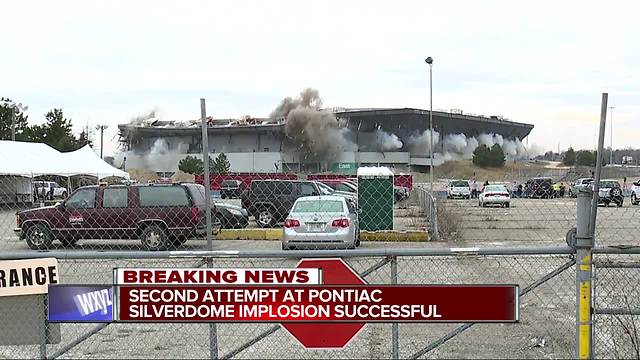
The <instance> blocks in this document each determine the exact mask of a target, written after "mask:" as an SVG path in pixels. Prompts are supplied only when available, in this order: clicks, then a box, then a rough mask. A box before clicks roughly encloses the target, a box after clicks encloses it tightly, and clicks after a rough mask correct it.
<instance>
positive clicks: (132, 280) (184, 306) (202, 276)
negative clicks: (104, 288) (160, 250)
mask: <svg viewBox="0 0 640 360" xmlns="http://www.w3.org/2000/svg"><path fill="white" fill-rule="evenodd" d="M127 271H129V272H128V273H127ZM132 271H133V272H132ZM116 279H117V280H116V284H117V288H116V290H117V291H116V294H117V295H116V309H117V310H116V320H120V321H135V322H157V321H175V322H516V321H518V320H519V314H518V287H517V286H515V285H448V286H447V285H444V286H443V285H318V284H320V283H321V272H320V271H319V269H176V270H170V269H150V270H142V269H117V272H116ZM285 283H286V284H287V285H283V284H285ZM130 284H131V285H130ZM264 284H268V285H264ZM272 284H277V285H272ZM291 284H293V285H291Z"/></svg>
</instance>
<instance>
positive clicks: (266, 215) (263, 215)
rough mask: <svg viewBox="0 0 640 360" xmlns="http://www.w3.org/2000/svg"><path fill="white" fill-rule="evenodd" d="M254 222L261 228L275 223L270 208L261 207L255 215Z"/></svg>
mask: <svg viewBox="0 0 640 360" xmlns="http://www.w3.org/2000/svg"><path fill="white" fill-rule="evenodd" d="M255 218H256V223H258V226H260V227H263V228H270V227H273V226H274V225H275V224H276V217H275V214H274V213H273V210H272V209H270V208H261V209H259V210H258V212H257V213H256V215H255Z"/></svg>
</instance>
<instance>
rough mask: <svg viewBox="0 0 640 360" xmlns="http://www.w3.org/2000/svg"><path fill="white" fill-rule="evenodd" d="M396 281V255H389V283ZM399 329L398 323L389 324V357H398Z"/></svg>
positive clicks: (395, 282) (394, 283)
mask: <svg viewBox="0 0 640 360" xmlns="http://www.w3.org/2000/svg"><path fill="white" fill-rule="evenodd" d="M397 283H398V257H397V256H392V257H391V284H393V285H396V284H397ZM399 330H400V329H399V328H398V323H397V322H395V323H392V324H391V358H393V359H399V358H400V331H399Z"/></svg>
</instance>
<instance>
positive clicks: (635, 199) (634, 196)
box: [631, 180, 640, 205]
mask: <svg viewBox="0 0 640 360" xmlns="http://www.w3.org/2000/svg"><path fill="white" fill-rule="evenodd" d="M638 204H640V180H638V181H636V182H634V183H633V184H632V185H631V205H638Z"/></svg>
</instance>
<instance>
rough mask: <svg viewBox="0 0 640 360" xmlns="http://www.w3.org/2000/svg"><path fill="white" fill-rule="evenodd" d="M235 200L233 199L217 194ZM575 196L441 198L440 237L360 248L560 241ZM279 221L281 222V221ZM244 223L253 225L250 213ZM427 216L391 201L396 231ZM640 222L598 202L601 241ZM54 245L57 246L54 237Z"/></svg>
mask: <svg viewBox="0 0 640 360" xmlns="http://www.w3.org/2000/svg"><path fill="white" fill-rule="evenodd" d="M217 201H220V202H226V203H231V204H234V205H237V204H239V200H237V199H231V200H230V199H226V200H217ZM575 204H576V199H574V198H569V197H564V198H557V199H512V202H511V207H509V208H502V207H486V208H482V207H479V206H478V203H477V200H475V199H470V200H466V199H455V200H448V199H440V200H439V203H438V206H439V207H440V213H439V223H441V225H440V226H441V228H442V227H443V226H448V227H450V229H449V233H448V234H447V235H446V236H443V237H442V238H441V240H440V241H438V242H435V241H429V242H398V241H393V240H395V239H394V238H393V235H389V236H390V238H389V240H390V241H387V242H384V241H382V242H380V241H376V242H363V243H362V247H363V248H377V247H416V246H418V247H420V246H430V247H431V246H433V247H438V246H439V247H442V246H507V245H508V246H527V245H547V244H553V245H563V244H565V235H566V233H567V231H568V230H569V229H571V228H572V227H573V226H575V211H576V210H575V206H576V205H575ZM15 212H16V210H15V209H3V210H0V250H7V251H31V250H30V249H29V248H28V246H27V245H26V243H24V242H23V241H19V240H18V238H17V236H16V235H15V234H14V233H13V228H14V227H15ZM280 226H281V225H280ZM248 227H249V228H256V224H255V221H254V219H253V217H251V218H250V222H249V226H248ZM426 228H427V223H426V218H425V217H424V215H423V214H421V212H420V209H419V207H418V206H417V204H416V203H415V201H413V198H411V197H410V198H409V199H408V200H405V201H403V202H400V203H398V204H396V206H395V209H394V229H395V230H398V231H406V230H416V231H425V229H426ZM638 228H640V206H633V205H631V204H630V201H628V198H627V199H625V203H624V205H623V207H621V208H618V207H614V206H610V207H604V206H600V207H599V208H598V228H597V235H598V239H597V243H598V244H601V245H640V239H638V237H637V229H638ZM205 246H206V243H205V242H204V241H202V240H190V241H188V242H187V243H186V244H185V245H184V247H183V248H182V249H184V250H200V249H203V248H204V247H205ZM54 248H57V249H62V247H61V245H60V244H57V243H54ZM279 248H280V244H279V242H278V241H265V240H260V241H252V240H219V241H214V249H219V250H230V249H233V250H277V249H279ZM75 249H77V250H107V249H114V250H134V251H135V250H142V248H141V246H140V242H139V241H138V240H81V241H79V242H78V244H77V246H76V247H75Z"/></svg>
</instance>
